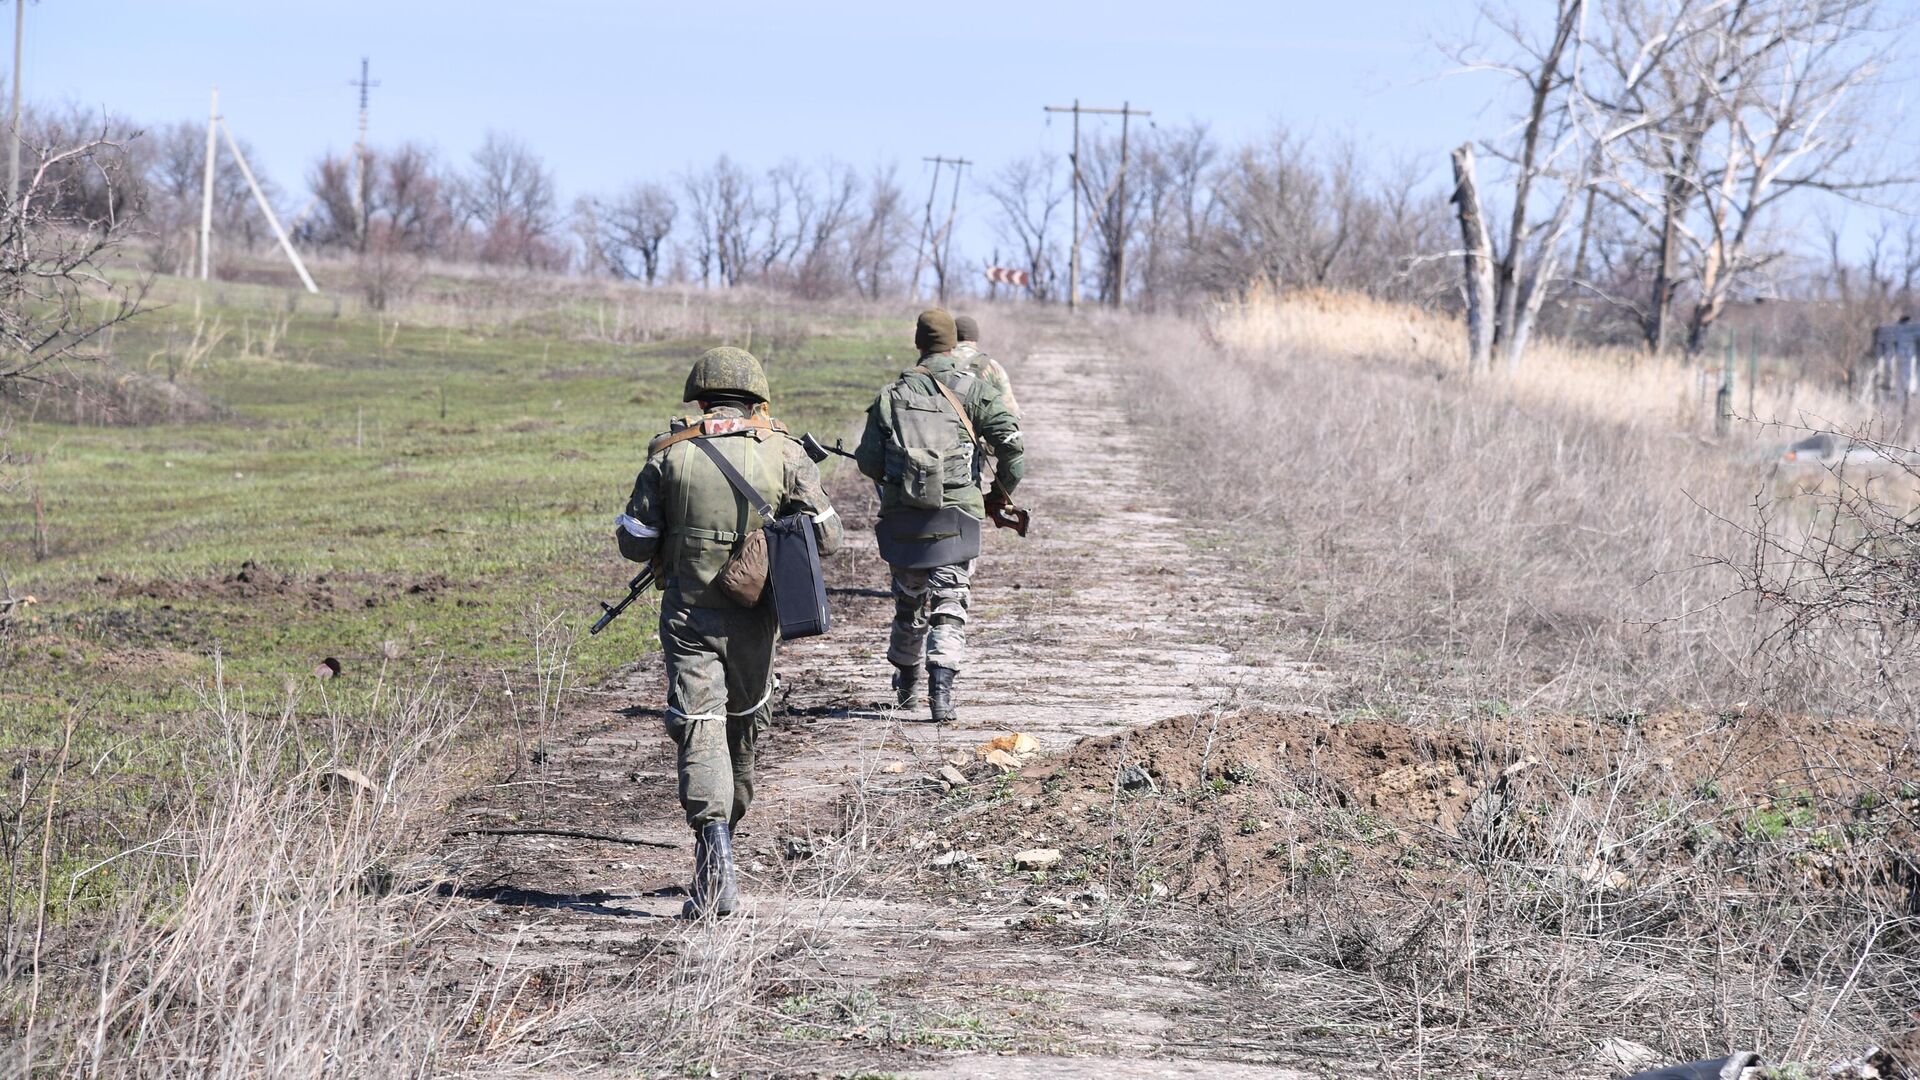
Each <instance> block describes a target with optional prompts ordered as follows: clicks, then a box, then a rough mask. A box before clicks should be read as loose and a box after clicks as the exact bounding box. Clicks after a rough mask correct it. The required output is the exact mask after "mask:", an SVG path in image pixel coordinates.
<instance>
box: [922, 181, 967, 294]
mask: <svg viewBox="0 0 1920 1080" xmlns="http://www.w3.org/2000/svg"><path fill="white" fill-rule="evenodd" d="M920 160H921V161H926V162H931V163H932V164H933V184H932V186H931V187H929V188H927V213H926V218H925V219H924V220H923V221H921V223H920V242H919V243H918V244H916V245H915V246H914V253H913V281H912V283H911V284H909V285H908V287H907V291H908V292H910V293H911V294H912V295H913V296H914V298H915V299H918V298H919V296H920V271H922V270H924V269H926V266H927V256H928V254H929V251H928V248H929V247H931V248H932V251H931V254H932V256H933V259H934V264H935V272H936V273H938V274H939V276H940V298H941V299H942V300H945V299H946V289H947V285H946V280H947V264H946V261H945V260H946V256H945V255H943V254H941V251H940V239H941V235H942V233H943V232H944V231H945V229H951V228H953V217H954V215H955V214H956V213H958V212H959V210H960V169H961V168H962V167H964V166H967V165H971V164H973V162H971V161H968V160H967V159H965V158H950V157H943V156H940V155H938V154H936V155H934V156H933V157H929V158H921V159H920ZM947 165H952V166H953V208H952V209H951V210H949V211H948V212H947V224H946V226H945V229H943V230H942V232H941V233H937V232H935V231H934V229H933V202H934V198H935V196H937V195H939V194H940V170H941V168H942V167H944V166H947Z"/></svg>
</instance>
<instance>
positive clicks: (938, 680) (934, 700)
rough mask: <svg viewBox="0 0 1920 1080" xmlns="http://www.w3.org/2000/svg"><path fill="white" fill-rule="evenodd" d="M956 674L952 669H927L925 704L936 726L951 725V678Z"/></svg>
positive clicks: (952, 719) (952, 714)
mask: <svg viewBox="0 0 1920 1080" xmlns="http://www.w3.org/2000/svg"><path fill="white" fill-rule="evenodd" d="M955 674H957V673H956V672H955V671H954V670H953V669H952V668H944V667H930V668H928V669H927V704H928V705H929V706H930V708H931V711H932V713H933V722H934V723H936V724H951V723H953V721H954V719H955V717H954V711H953V677H954V675H955Z"/></svg>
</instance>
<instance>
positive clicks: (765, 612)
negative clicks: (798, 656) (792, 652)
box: [660, 589, 779, 830]
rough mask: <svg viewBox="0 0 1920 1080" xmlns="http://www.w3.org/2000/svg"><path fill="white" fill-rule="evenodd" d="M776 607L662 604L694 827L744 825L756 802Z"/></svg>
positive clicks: (677, 739)
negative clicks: (742, 821) (757, 760)
mask: <svg viewBox="0 0 1920 1080" xmlns="http://www.w3.org/2000/svg"><path fill="white" fill-rule="evenodd" d="M778 633H779V627H778V625H777V623H776V622H775V621H774V614H773V607H772V605H762V606H761V607H757V608H735V607H726V608H705V607H694V606H692V605H690V604H687V603H686V602H684V601H683V600H681V598H680V593H679V590H677V589H669V590H668V591H667V593H666V595H665V596H664V597H662V598H661V603H660V651H661V652H663V653H665V654H666V660H667V735H668V737H669V738H671V739H672V740H673V745H674V746H675V747H677V748H678V749H679V757H680V761H679V771H680V807H681V809H683V810H685V811H686V814H687V824H688V825H689V826H691V827H693V828H694V829H696V830H697V829H699V828H700V827H701V826H702V825H707V824H711V823H713V822H716V821H724V822H727V823H728V824H738V823H739V821H740V819H741V818H742V817H745V816H746V813H747V807H748V805H750V804H751V803H752V802H753V756H754V747H755V745H756V744H757V743H758V742H759V740H760V733H761V732H763V731H765V730H766V729H767V724H768V722H769V720H770V719H771V718H772V715H773V705H772V701H771V698H772V695H773V647H774V640H775V638H776V637H777V636H778Z"/></svg>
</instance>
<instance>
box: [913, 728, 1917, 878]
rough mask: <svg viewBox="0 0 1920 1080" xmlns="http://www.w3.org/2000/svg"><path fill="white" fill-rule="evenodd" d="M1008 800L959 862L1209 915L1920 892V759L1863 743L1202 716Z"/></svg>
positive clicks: (1722, 733) (1744, 732) (1084, 760)
mask: <svg viewBox="0 0 1920 1080" xmlns="http://www.w3.org/2000/svg"><path fill="white" fill-rule="evenodd" d="M974 786H975V787H976V788H977V787H979V786H980V785H977V784H976V785H974ZM1006 795H1007V796H1008V798H1006V799H1003V800H1001V801H1000V802H999V803H998V804H997V806H996V807H995V809H998V810H1000V812H998V813H985V812H980V811H981V810H982V808H981V807H979V806H978V805H977V804H976V805H972V806H964V807H962V808H961V809H959V810H958V811H957V812H955V813H953V814H952V815H950V820H951V822H952V824H953V826H954V827H955V835H953V836H952V837H951V838H950V840H949V844H950V846H954V847H970V848H972V849H973V850H974V851H975V852H976V853H982V854H984V850H983V849H986V848H992V849H995V850H998V849H1001V848H1004V849H1005V852H1006V853H1011V852H1013V851H1015V850H1016V849H1018V848H1021V847H1031V846H1033V845H1035V844H1037V843H1045V844H1051V845H1054V846H1058V847H1062V848H1065V849H1067V853H1068V858H1067V861H1066V864H1065V868H1066V869H1067V870H1069V871H1070V872H1076V873H1078V874H1082V875H1085V876H1086V877H1087V878H1089V879H1099V880H1105V881H1112V882H1114V883H1115V884H1117V885H1119V886H1120V887H1121V888H1123V889H1125V890H1127V891H1129V892H1134V893H1139V894H1146V895H1152V896H1156V897H1158V896H1171V897H1173V898H1177V899H1184V900H1190V901H1195V902H1200V903H1222V902H1225V903H1239V902H1245V901H1248V900H1250V899H1252V898H1257V897H1265V896H1272V895H1274V894H1276V893H1282V892H1286V891H1288V890H1291V889H1297V888H1299V887H1300V886H1301V884H1302V882H1303V881H1306V880H1311V879H1313V878H1315V877H1324V876H1327V875H1337V874H1346V873H1350V872H1368V873H1381V874H1386V875H1389V876H1391V877H1393V878H1394V879H1395V880H1397V881H1400V882H1402V883H1405V882H1411V881H1415V880H1420V881H1425V882H1428V883H1430V884H1431V883H1437V882H1440V881H1443V880H1446V879H1448V878H1449V877H1451V876H1452V875H1453V874H1455V873H1456V872H1457V871H1458V869H1459V867H1460V865H1461V864H1462V862H1463V861H1475V860H1478V861H1480V862H1482V863H1484V862H1486V861H1489V860H1494V861H1498V860H1508V861H1512V862H1514V863H1516V864H1525V865H1527V866H1531V867H1542V866H1544V867H1550V868H1552V872H1553V873H1554V874H1557V875H1559V876H1560V877H1562V878H1573V877H1577V878H1579V880H1580V881H1581V882H1583V883H1585V884H1587V885H1591V886H1592V887H1594V888H1596V889H1602V890H1606V889H1612V890H1621V889H1627V888H1630V887H1632V886H1633V885H1634V884H1635V883H1636V882H1641V881H1646V880H1651V879H1654V878H1662V879H1664V878H1665V876H1667V875H1668V874H1669V872H1670V871H1672V870H1674V868H1689V869H1690V868H1694V867H1697V866H1699V865H1701V864H1702V863H1703V862H1711V863H1714V864H1716V865H1718V866H1719V867H1720V868H1721V871H1722V872H1723V873H1725V874H1727V875H1730V876H1731V877H1734V878H1738V879H1740V880H1743V881H1747V882H1760V881H1763V880H1765V881H1776V880H1778V879H1779V877H1780V876H1781V875H1789V876H1792V877H1794V878H1795V879H1796V881H1798V882H1800V883H1803V884H1804V883H1806V882H1812V883H1813V884H1814V885H1816V886H1820V887H1824V886H1833V885H1838V884H1840V883H1854V884H1862V883H1864V884H1868V885H1875V886H1887V887H1891V888H1893V889H1896V890H1904V889H1906V888H1909V887H1916V888H1920V871H1917V869H1916V868H1920V844H1916V837H1915V827H1914V822H1915V821H1916V820H1920V766H1917V765H1916V745H1915V743H1914V741H1913V740H1912V738H1911V737H1910V736H1909V735H1908V734H1907V733H1905V732H1903V731H1901V730H1899V729H1896V728H1894V727H1891V726H1887V725H1880V724H1873V723H1868V722H1853V721H1827V720H1808V719H1804V718H1791V717H1782V716H1776V715H1773V714H1768V713H1758V712H1755V713H1748V712H1738V713H1726V714H1722V715H1704V714H1699V713H1669V714H1662V715H1659V716H1653V717H1646V718H1638V719H1634V720H1630V721H1623V722H1617V723H1616V722H1610V721H1605V720H1596V719H1585V718H1558V719H1554V720H1552V721H1550V722H1541V723H1538V724H1535V725H1533V726H1531V727H1526V728H1521V727H1516V726H1510V725H1507V724H1505V723H1504V722H1502V723H1500V724H1497V725H1491V726H1487V727H1484V728H1480V729H1469V728H1467V727H1466V726H1464V725H1461V726H1452V727H1445V728H1430V729H1419V728H1413V727H1409V726H1407V725H1405V724H1400V723H1394V722H1389V721H1383V720H1359V721H1354V722H1347V723H1339V722H1330V721H1329V720H1327V719H1326V718H1324V717H1317V716H1308V715H1274V714H1266V713H1250V714H1233V715H1219V716H1190V717H1180V718H1175V719H1170V720H1166V721H1162V722H1160V723H1158V724H1155V725H1152V726H1151V727H1147V728H1143V729H1138V730H1135V731H1131V732H1124V733H1121V734H1117V735H1112V736H1106V737H1102V738H1097V739H1087V740H1084V741H1082V742H1081V743H1079V744H1078V745H1076V746H1075V747H1074V748H1073V749H1072V750H1070V751H1068V752H1067V753H1066V754H1065V755H1064V757H1062V758H1060V759H1056V760H1054V761H1049V762H1040V763H1036V764H1033V765H1030V766H1028V767H1026V768H1024V769H1022V770H1020V771H1019V772H1018V773H1016V774H1014V775H1013V777H1012V778H1011V786H1010V788H1008V789H1007V790H1006ZM962 830H963V831H962Z"/></svg>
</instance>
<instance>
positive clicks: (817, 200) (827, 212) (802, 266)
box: [792, 161, 860, 298]
mask: <svg viewBox="0 0 1920 1080" xmlns="http://www.w3.org/2000/svg"><path fill="white" fill-rule="evenodd" d="M793 197H794V198H793V204H794V232H795V242H794V245H793V247H794V256H793V260H792V262H793V266H792V280H793V287H794V289H795V291H796V292H798V293H799V294H800V295H801V296H804V297H809V298H817V297H822V296H828V295H831V294H833V293H835V292H838V291H840V290H841V289H842V288H843V287H844V286H845V285H846V284H847V283H849V282H851V281H852V279H853V261H854V260H853V257H852V249H851V246H850V240H849V233H850V232H851V231H852V229H853V222H854V213H855V209H856V207H857V206H858V205H859V201H860V177H859V174H857V173H855V172H854V171H853V170H852V169H851V168H849V167H847V166H845V165H841V164H838V163H836V162H832V161H829V162H828V163H827V164H826V166H825V167H824V169H823V171H822V177H821V184H820V186H819V187H818V188H815V187H814V186H813V185H812V184H805V185H798V186H795V187H794V188H793Z"/></svg>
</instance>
